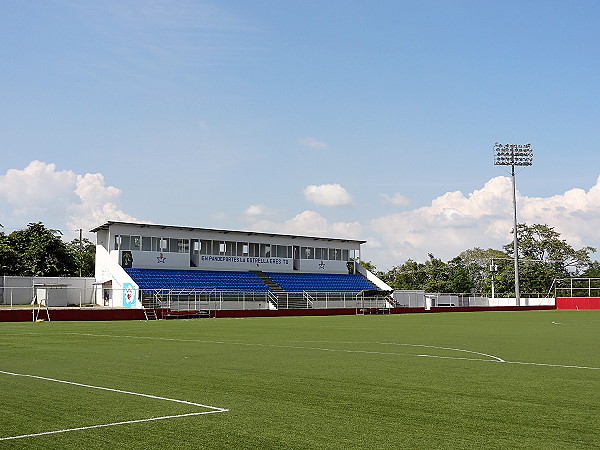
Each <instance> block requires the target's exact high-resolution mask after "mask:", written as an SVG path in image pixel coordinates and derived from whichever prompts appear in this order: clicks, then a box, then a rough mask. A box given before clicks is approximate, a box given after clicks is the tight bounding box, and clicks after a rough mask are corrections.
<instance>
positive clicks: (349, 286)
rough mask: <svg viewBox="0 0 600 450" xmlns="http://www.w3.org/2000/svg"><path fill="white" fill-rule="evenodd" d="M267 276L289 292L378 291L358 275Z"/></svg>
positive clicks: (302, 274) (288, 274)
mask: <svg viewBox="0 0 600 450" xmlns="http://www.w3.org/2000/svg"><path fill="white" fill-rule="evenodd" d="M267 275H269V277H271V279H272V280H273V281H275V282H276V283H277V284H278V285H279V286H281V288H282V289H284V290H285V291H287V292H302V291H306V292H347V293H358V292H360V291H363V290H374V289H377V288H376V287H375V286H374V285H373V284H372V283H371V282H369V281H368V280H367V279H366V278H364V277H363V276H362V275H358V274H353V275H350V274H326V273H293V272H292V273H288V272H269V273H267Z"/></svg>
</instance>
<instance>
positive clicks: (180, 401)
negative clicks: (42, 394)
mask: <svg viewBox="0 0 600 450" xmlns="http://www.w3.org/2000/svg"><path fill="white" fill-rule="evenodd" d="M0 373H3V374H5V375H12V376H17V377H26V378H35V379H38V380H45V381H52V382H55V383H63V384H70V385H73V386H80V387H85V388H90V389H100V390H103V391H111V392H117V393H119V394H127V395H137V396H139V397H146V398H151V399H154V400H165V401H168V402H174V403H183V404H185V405H190V406H195V407H199V408H207V409H210V410H211V411H200V412H193V413H185V414H176V415H170V416H161V417H150V418H147V419H136V420H127V421H123V422H113V423H105V424H100V425H90V426H86V427H77V428H65V429H63V430H53V431H44V432H41V433H32V434H22V435H19V436H8V437H0V441H6V440H10V439H20V438H26V437H33V436H43V435H46V434H56V433H66V432H68V431H80V430H90V429H93V428H102V427H112V426H116V425H125V424H130V423H140V422H150V421H154V420H164V419H174V418H177V417H189V416H199V415H203V414H214V413H220V412H227V411H229V410H228V409H225V408H218V407H216V406H209V405H203V404H201V403H194V402H188V401H186V400H178V399H175V398H168V397H159V396H156V395H150V394H142V393H140V392H131V391H123V390H121V389H112V388H107V387H103V386H93V385H90V384H83V383H75V382H73V381H65V380H57V379H55V378H48V377H41V376H38V375H29V374H24V373H15V372H7V371H5V370H0Z"/></svg>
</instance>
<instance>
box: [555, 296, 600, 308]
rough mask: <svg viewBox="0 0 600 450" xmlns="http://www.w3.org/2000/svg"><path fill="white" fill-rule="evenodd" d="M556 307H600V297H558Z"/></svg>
mask: <svg viewBox="0 0 600 450" xmlns="http://www.w3.org/2000/svg"><path fill="white" fill-rule="evenodd" d="M556 309H600V297H557V298H556Z"/></svg>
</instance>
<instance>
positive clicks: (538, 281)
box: [363, 224, 600, 295]
mask: <svg viewBox="0 0 600 450" xmlns="http://www.w3.org/2000/svg"><path fill="white" fill-rule="evenodd" d="M517 233H518V237H519V240H518V258H519V291H520V292H522V293H527V294H547V293H548V292H549V291H550V289H551V288H552V286H553V281H554V280H555V279H560V278H576V277H581V278H594V277H600V262H598V261H592V259H591V254H592V253H594V252H595V251H596V249H595V248H593V247H589V246H586V247H583V248H581V249H578V250H576V249H575V248H573V247H572V246H571V245H570V244H568V243H567V242H566V241H565V240H564V239H561V236H560V233H558V232H557V231H555V230H554V228H553V227H550V226H548V225H545V224H534V225H526V224H519V225H518V226H517ZM428 258H429V259H427V260H426V261H425V262H417V261H413V260H411V259H409V260H408V261H406V262H405V263H404V264H401V265H398V266H395V267H393V268H392V269H390V270H389V271H387V272H383V271H377V268H376V266H375V265H374V264H373V263H371V262H367V263H363V265H364V266H365V267H366V268H367V269H369V270H371V271H372V272H374V273H376V274H377V276H378V277H379V278H381V279H382V280H383V281H385V282H386V283H387V284H388V285H390V286H391V287H393V288H394V289H418V290H425V291H426V292H440V293H460V294H473V293H484V294H485V293H491V292H492V283H493V286H494V291H495V293H497V294H506V295H514V293H515V272H514V247H513V243H512V242H511V243H509V244H506V245H504V246H503V248H502V250H497V249H491V248H489V249H481V248H477V247H476V248H472V249H469V250H465V251H463V252H461V253H460V254H459V255H458V256H456V257H455V258H452V259H451V260H449V261H447V262H444V261H442V260H441V259H439V258H436V257H435V256H434V255H433V254H431V253H429V255H428Z"/></svg>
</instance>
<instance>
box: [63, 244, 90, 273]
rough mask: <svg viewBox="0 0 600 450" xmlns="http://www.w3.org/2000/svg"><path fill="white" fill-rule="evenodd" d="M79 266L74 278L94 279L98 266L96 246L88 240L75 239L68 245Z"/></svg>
mask: <svg viewBox="0 0 600 450" xmlns="http://www.w3.org/2000/svg"><path fill="white" fill-rule="evenodd" d="M67 246H68V247H69V249H70V251H71V253H72V255H73V257H74V258H75V264H76V266H77V270H76V273H74V274H73V276H81V277H93V276H94V271H95V264H96V245H95V244H94V243H93V242H92V241H90V240H89V239H88V238H83V239H82V240H81V241H80V240H79V238H77V239H73V240H72V241H71V242H69V243H68V244H67Z"/></svg>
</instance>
